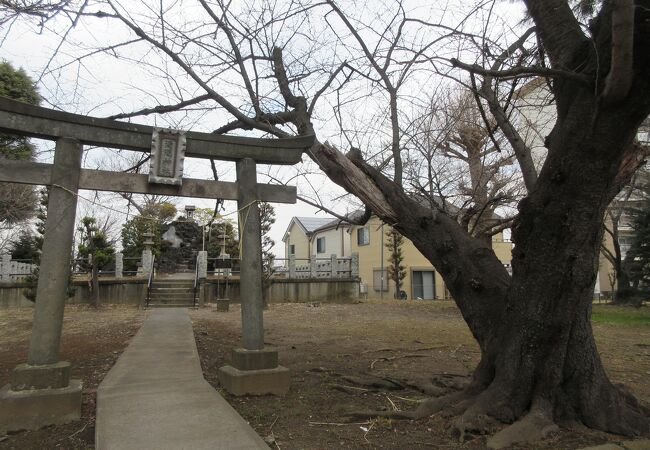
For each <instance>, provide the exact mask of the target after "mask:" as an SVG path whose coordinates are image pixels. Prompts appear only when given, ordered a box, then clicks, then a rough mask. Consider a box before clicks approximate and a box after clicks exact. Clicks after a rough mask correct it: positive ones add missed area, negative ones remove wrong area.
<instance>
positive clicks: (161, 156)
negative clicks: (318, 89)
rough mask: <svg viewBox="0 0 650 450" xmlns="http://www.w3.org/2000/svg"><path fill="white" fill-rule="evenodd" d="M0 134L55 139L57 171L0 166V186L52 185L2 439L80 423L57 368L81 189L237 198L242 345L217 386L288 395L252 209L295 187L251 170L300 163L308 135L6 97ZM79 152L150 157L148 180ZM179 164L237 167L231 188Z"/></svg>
mask: <svg viewBox="0 0 650 450" xmlns="http://www.w3.org/2000/svg"><path fill="white" fill-rule="evenodd" d="M0 131H2V132H6V133H9V134H19V135H23V136H28V137H38V138H43V139H49V140H55V141H56V149H55V152H54V163H53V164H43V163H36V162H32V161H9V160H1V161H0V182H9V183H23V184H35V185H46V186H49V187H50V194H49V201H48V206H47V217H48V221H47V223H46V229H45V238H44V243H43V248H42V252H41V266H40V273H39V279H38V286H37V294H36V303H35V306H34V323H33V327H32V335H31V341H30V347H29V354H28V357H27V363H26V364H20V365H19V366H17V367H16V369H15V370H14V373H13V378H12V382H11V384H9V385H6V386H4V387H3V388H2V389H0V434H2V433H4V432H7V431H11V430H19V429H36V428H39V427H41V426H45V425H51V424H57V423H65V422H69V421H71V420H76V419H78V418H79V417H80V410H81V409H80V408H81V389H82V387H81V383H80V382H79V381H78V380H77V381H74V380H70V364H69V363H67V362H64V361H59V343H60V340H61V330H62V324H63V311H64V306H65V299H66V289H67V280H68V276H69V270H70V259H71V256H70V255H71V252H70V250H71V249H72V242H73V235H74V223H75V214H76V204H77V192H78V190H79V189H91V190H98V191H113V192H129V193H137V194H158V195H170V196H181V197H195V198H212V199H216V198H221V199H224V200H237V207H238V211H239V219H240V221H239V232H240V242H241V252H242V262H241V275H240V286H241V299H242V308H241V310H242V347H243V348H240V349H235V350H233V353H232V366H225V367H223V368H222V369H221V370H220V379H221V382H222V385H223V386H224V387H225V388H226V389H227V390H229V391H230V392H231V393H234V394H236V395H239V394H260V393H262V394H263V393H275V394H282V393H284V392H286V390H287V389H288V384H289V372H288V370H287V369H286V368H283V367H281V366H278V358H277V352H276V351H273V350H268V349H265V348H264V327H263V314H262V313H263V300H262V262H261V254H262V250H261V242H260V240H261V239H260V219H259V208H258V202H259V201H266V202H279V203H295V202H296V188H295V187H292V186H278V185H268V184H258V183H257V181H256V164H258V163H262V164H283V165H291V164H296V163H298V162H300V160H301V156H302V153H303V151H304V150H305V149H307V148H308V147H310V146H311V145H312V143H313V141H314V137H313V136H303V137H298V138H291V139H259V138H243V137H238V136H223V135H215V134H211V133H197V132H181V131H174V130H165V129H157V128H153V127H150V126H146V125H139V124H133V123H125V122H118V121H114V120H109V119H101V118H95V117H87V116H81V115H76V114H70V113H65V112H61V111H54V110H51V109H47V108H41V107H38V106H33V105H27V104H24V103H20V102H16V101H14V100H10V99H7V98H4V97H0ZM84 145H91V146H98V147H107V148H116V149H124V150H134V151H141V152H151V154H152V158H151V171H150V174H149V175H141V174H133V173H123V172H112V171H103V170H89V169H82V168H81V161H82V154H83V146H84ZM185 157H193V158H209V159H217V160H226V161H234V162H236V166H237V182H234V183H233V182H223V181H212V180H197V179H191V178H183V177H182V175H183V162H184V158H185ZM244 218H245V219H244ZM52 388H54V389H52Z"/></svg>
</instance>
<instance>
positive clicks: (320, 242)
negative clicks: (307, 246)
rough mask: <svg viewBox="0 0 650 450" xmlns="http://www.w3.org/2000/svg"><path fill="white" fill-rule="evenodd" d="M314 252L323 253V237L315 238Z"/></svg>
mask: <svg viewBox="0 0 650 450" xmlns="http://www.w3.org/2000/svg"><path fill="white" fill-rule="evenodd" d="M316 253H325V238H324V237H319V238H318V239H316Z"/></svg>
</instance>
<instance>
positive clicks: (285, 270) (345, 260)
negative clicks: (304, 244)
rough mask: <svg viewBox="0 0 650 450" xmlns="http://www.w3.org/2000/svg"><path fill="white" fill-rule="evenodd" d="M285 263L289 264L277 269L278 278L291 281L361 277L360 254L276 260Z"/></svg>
mask: <svg viewBox="0 0 650 450" xmlns="http://www.w3.org/2000/svg"><path fill="white" fill-rule="evenodd" d="M278 261H285V262H286V263H287V264H286V265H285V266H283V267H280V268H276V270H275V273H276V274H277V275H278V276H283V275H284V276H285V277H286V278H289V279H305V278H358V277H359V254H358V253H353V254H352V255H351V256H344V257H341V258H339V257H337V256H336V255H331V256H330V257H329V258H319V257H317V256H316V255H312V257H311V258H309V259H299V258H296V257H295V256H290V257H289V258H287V259H284V260H283V259H276V262H278Z"/></svg>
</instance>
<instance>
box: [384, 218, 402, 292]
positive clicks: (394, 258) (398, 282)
mask: <svg viewBox="0 0 650 450" xmlns="http://www.w3.org/2000/svg"><path fill="white" fill-rule="evenodd" d="M386 237H387V238H388V240H387V241H386V244H385V245H386V248H387V249H388V251H389V254H390V264H389V266H388V278H389V279H390V280H393V281H394V282H395V298H396V299H399V298H402V296H401V292H402V280H404V278H405V277H406V267H405V266H404V265H403V264H402V263H403V262H404V254H403V252H402V244H404V237H403V236H402V235H401V234H399V233H398V232H397V231H396V230H395V229H394V228H393V229H390V230H387V231H386Z"/></svg>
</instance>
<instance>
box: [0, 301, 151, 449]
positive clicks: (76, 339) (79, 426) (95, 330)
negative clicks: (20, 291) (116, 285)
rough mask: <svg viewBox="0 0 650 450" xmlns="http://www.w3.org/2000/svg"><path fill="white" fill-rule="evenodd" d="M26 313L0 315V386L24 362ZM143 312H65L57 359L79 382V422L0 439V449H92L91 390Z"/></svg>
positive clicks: (106, 309)
mask: <svg viewBox="0 0 650 450" xmlns="http://www.w3.org/2000/svg"><path fill="white" fill-rule="evenodd" d="M32 314H33V311H32V309H31V308H16V309H9V310H0V386H4V385H5V384H6V383H8V382H9V381H10V380H11V371H12V370H13V369H14V367H16V365H18V364H20V363H24V362H25V361H26V360H27V350H28V347H29V336H30V333H31V325H32ZM144 316H145V312H144V311H141V310H138V309H136V308H132V307H122V306H120V307H118V306H115V307H112V306H104V307H102V308H101V309H99V310H95V309H92V308H89V307H87V306H68V307H66V310H65V318H64V322H63V337H62V340H61V359H62V360H64V361H70V363H72V377H73V378H79V379H81V380H82V381H83V393H82V410H81V415H82V417H81V421H80V422H75V423H71V424H67V425H61V426H54V427H48V428H45V429H42V430H38V431H30V432H19V433H15V434H10V435H8V436H0V449H21V450H22V449H54V448H61V449H92V448H94V446H95V400H96V392H97V386H98V385H99V383H100V382H101V381H102V379H104V375H106V373H107V372H108V370H109V369H110V368H111V367H112V366H113V364H115V361H117V358H118V357H119V356H120V354H121V353H122V351H123V350H124V349H125V348H126V346H127V345H128V343H129V340H130V339H131V337H133V336H134V335H135V333H136V332H137V331H138V329H139V328H140V325H141V324H142V321H143V319H144Z"/></svg>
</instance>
